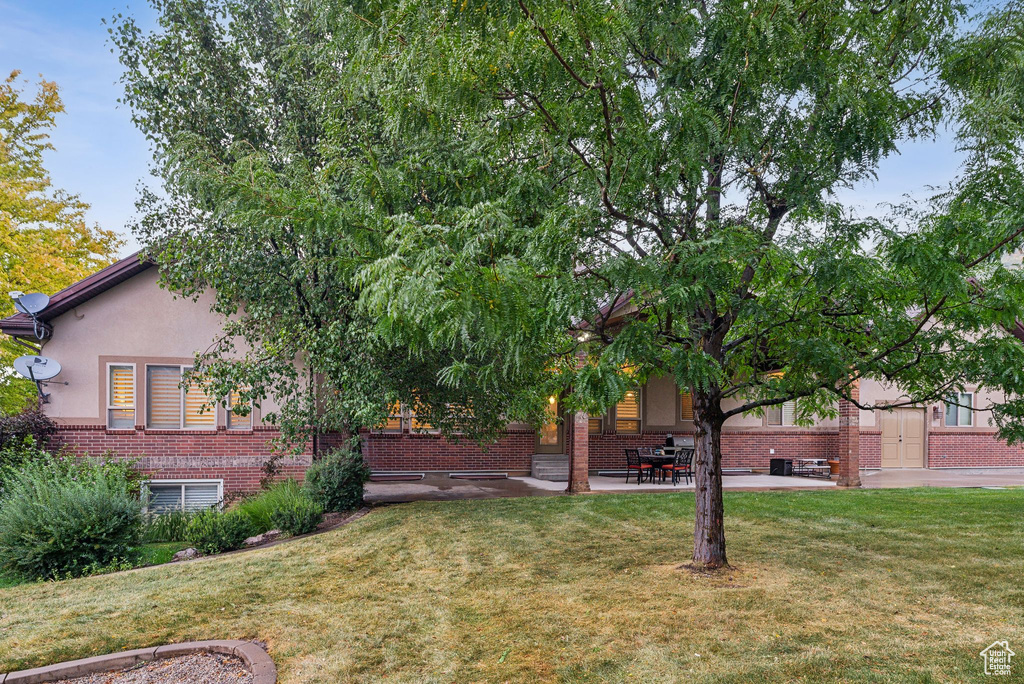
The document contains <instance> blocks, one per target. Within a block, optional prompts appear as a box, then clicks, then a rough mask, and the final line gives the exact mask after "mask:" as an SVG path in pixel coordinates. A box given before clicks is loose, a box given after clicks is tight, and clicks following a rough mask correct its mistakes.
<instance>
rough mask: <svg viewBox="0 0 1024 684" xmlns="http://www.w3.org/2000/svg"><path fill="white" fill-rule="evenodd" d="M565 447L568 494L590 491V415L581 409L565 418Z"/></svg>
mask: <svg viewBox="0 0 1024 684" xmlns="http://www.w3.org/2000/svg"><path fill="white" fill-rule="evenodd" d="M565 447H566V451H568V452H569V486H568V487H566V488H565V491H566V492H568V493H569V494H582V493H584V492H589V491H590V472H589V471H590V416H588V415H587V414H586V413H584V412H582V411H577V412H576V414H575V415H573V416H572V417H570V418H569V419H568V420H566V425H565Z"/></svg>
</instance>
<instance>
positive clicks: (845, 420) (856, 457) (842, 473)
mask: <svg viewBox="0 0 1024 684" xmlns="http://www.w3.org/2000/svg"><path fill="white" fill-rule="evenodd" d="M850 397H851V398H853V399H855V400H857V401H859V400H860V381H859V380H858V381H856V382H854V384H853V385H852V386H851V387H850ZM837 451H838V452H839V453H838V456H839V482H838V483H837V484H838V485H839V486H840V487H860V409H858V408H857V407H856V406H855V405H854V404H852V403H850V402H849V401H847V400H846V399H840V400H839V448H838V450H837Z"/></svg>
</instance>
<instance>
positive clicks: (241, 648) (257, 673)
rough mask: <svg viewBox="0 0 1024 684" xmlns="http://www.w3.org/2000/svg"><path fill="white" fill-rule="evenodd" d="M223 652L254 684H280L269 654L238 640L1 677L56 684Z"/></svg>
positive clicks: (1, 682) (3, 682) (140, 651)
mask: <svg viewBox="0 0 1024 684" xmlns="http://www.w3.org/2000/svg"><path fill="white" fill-rule="evenodd" d="M204 652H205V653H221V654H223V655H231V656H235V657H237V658H239V659H241V661H242V662H243V663H245V666H246V667H248V668H249V671H250V672H252V678H253V684H276V682H277V668H275V667H274V661H273V660H271V659H270V656H269V655H267V652H266V651H264V650H263V648H262V647H260V646H259V645H258V644H255V643H253V642H251V641H240V640H238V639H226V640H213V641H188V642H185V643H183V644H168V645H167V646H151V647H149V648H137V649H135V650H133V651H121V652H120V653H109V654H107V655H101V656H95V657H93V658H82V659H81V660H69V661H67V662H64V663H57V664H56V665H46V666H44V667H36V668H33V669H31V670H20V671H18V672H11V673H8V674H0V684H37V682H55V681H57V680H60V679H71V678H73V677H85V676H87V675H91V674H95V673H97V672H108V671H110V670H123V669H125V668H128V667H132V666H133V665H138V664H139V663H142V662H148V661H151V660H159V659H161V658H175V657H177V656H183V655H188V654H190V653H204Z"/></svg>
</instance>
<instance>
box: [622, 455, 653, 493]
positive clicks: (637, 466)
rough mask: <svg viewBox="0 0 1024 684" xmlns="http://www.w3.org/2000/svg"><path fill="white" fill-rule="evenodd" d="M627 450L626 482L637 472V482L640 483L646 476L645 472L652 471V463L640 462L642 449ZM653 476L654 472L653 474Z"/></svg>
mask: <svg viewBox="0 0 1024 684" xmlns="http://www.w3.org/2000/svg"><path fill="white" fill-rule="evenodd" d="M625 452H626V482H629V478H630V477H631V476H632V475H633V473H636V483H637V484H638V485H639V484H640V483H641V482H642V481H643V478H644V476H645V473H647V474H650V473H651V464H650V463H641V462H640V450H639V449H625ZM652 477H653V474H652Z"/></svg>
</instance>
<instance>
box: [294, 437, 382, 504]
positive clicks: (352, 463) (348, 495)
mask: <svg viewBox="0 0 1024 684" xmlns="http://www.w3.org/2000/svg"><path fill="white" fill-rule="evenodd" d="M369 479H370V469H369V468H368V467H367V466H366V463H364V462H363V456H362V454H358V453H352V452H351V451H347V450H344V449H336V450H334V451H329V452H328V453H326V454H324V455H323V456H322V457H321V458H320V459H318V460H316V461H314V462H313V465H311V466H310V467H309V470H307V471H306V483H305V485H303V488H304V489H305V490H306V493H307V494H309V496H310V498H311V499H313V501H315V502H316V503H318V504H320V506H321V507H322V508H323V509H324V510H325V511H348V510H352V509H353V508H358V507H359V506H360V504H362V503H363V485H364V484H365V483H366V481H367V480H369Z"/></svg>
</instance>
